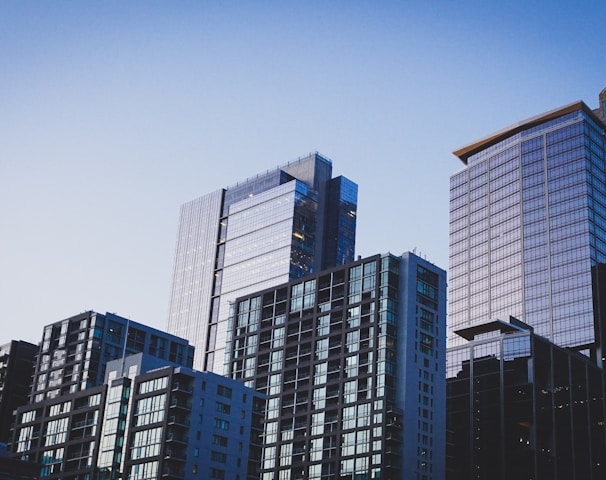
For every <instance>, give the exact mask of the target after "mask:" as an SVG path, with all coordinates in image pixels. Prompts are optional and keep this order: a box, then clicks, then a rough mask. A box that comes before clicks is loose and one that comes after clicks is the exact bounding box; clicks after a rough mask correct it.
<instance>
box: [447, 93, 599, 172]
mask: <svg viewBox="0 0 606 480" xmlns="http://www.w3.org/2000/svg"><path fill="white" fill-rule="evenodd" d="M577 110H583V111H584V112H585V113H587V114H588V115H590V116H591V117H593V119H594V120H595V121H597V122H598V124H601V123H603V122H602V121H601V120H600V119H599V118H598V117H597V116H596V114H595V113H594V111H593V110H592V109H591V108H589V107H588V106H587V105H586V104H585V102H583V101H580V100H579V101H578V102H574V103H571V104H570V105H566V106H564V107H560V108H557V109H555V110H552V111H550V112H547V113H543V114H541V115H537V116H536V117H532V118H529V119H527V120H522V121H521V122H518V123H515V124H513V125H511V126H509V127H507V128H504V129H503V130H499V131H498V132H496V133H493V134H492V135H488V136H487V137H484V138H482V139H480V140H478V141H477V142H474V143H470V144H469V145H467V146H465V147H461V148H459V149H457V150H455V151H454V152H452V153H454V154H455V155H456V156H457V157H459V159H460V160H461V161H462V162H463V163H464V164H465V165H467V160H468V159H469V157H470V156H472V155H474V154H476V153H478V152H479V151H481V150H484V149H485V148H488V147H490V146H492V145H495V144H497V143H499V142H500V141H502V140H505V139H506V138H508V137H510V136H512V135H515V134H516V133H519V132H521V131H523V130H527V129H529V128H531V127H535V126H537V125H540V124H541V123H545V122H547V121H549V120H553V119H554V118H558V117H561V116H562V115H566V114H567V113H572V112H575V111H577Z"/></svg>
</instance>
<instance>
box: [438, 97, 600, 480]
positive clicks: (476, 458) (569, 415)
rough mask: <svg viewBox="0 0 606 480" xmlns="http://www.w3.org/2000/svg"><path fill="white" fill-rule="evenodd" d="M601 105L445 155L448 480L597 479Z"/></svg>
mask: <svg viewBox="0 0 606 480" xmlns="http://www.w3.org/2000/svg"><path fill="white" fill-rule="evenodd" d="M605 105H606V90H605V91H602V93H601V94H600V108H599V109H596V110H591V109H590V108H589V107H588V106H587V105H586V104H585V103H583V102H580V101H579V102H575V103H572V104H570V105H567V106H564V107H561V108H558V109H556V110H553V111H551V112H548V113H545V114H542V115H539V116H536V117H533V118H530V119H528V120H525V121H522V122H520V123H517V124H515V125H513V126H511V127H509V128H506V129H504V130H501V131H499V132H497V133H495V134H493V135H490V136H488V137H486V138H484V139H482V140H479V141H477V142H475V143H473V144H471V145H468V146H466V147H463V148H461V149H459V150H457V151H455V152H454V153H455V155H456V156H458V157H459V158H460V159H461V160H462V161H463V163H464V164H465V168H464V169H463V170H462V171H460V172H458V173H456V174H455V175H453V176H452V177H451V184H450V272H449V304H448V307H449V321H448V345H449V348H448V354H447V372H448V373H447V385H448V389H447V402H448V403H447V405H448V409H447V425H448V428H449V441H448V443H447V445H448V447H447V451H448V458H449V460H451V462H450V463H449V465H450V467H451V468H450V469H449V470H448V478H449V479H450V478H452V479H457V480H458V479H477V478H503V479H505V478H535V479H543V478H544V479H550V480H551V479H562V480H564V479H566V480H568V479H570V478H583V479H586V478H587V479H597V478H602V477H603V476H604V472H603V464H604V461H605V459H604V458H603V455H604V445H605V440H604V438H605V432H604V420H605V419H604V410H605V406H604V378H605V377H604V370H603V368H604V366H605V361H606V351H605V347H606V323H605V322H606V310H604V308H605V307H604V305H606V304H605V303H604V301H605V300H606V151H605V139H606V132H605V130H606V125H605V124H604V123H603V120H604V118H605V117H604V112H605V111H606V110H605V109H604V108H605ZM513 317H515V318H518V319H520V320H522V321H523V322H524V323H521V322H519V321H513V322H509V323H508V322H502V321H499V320H497V319H503V318H513Z"/></svg>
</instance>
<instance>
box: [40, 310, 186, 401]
mask: <svg viewBox="0 0 606 480" xmlns="http://www.w3.org/2000/svg"><path fill="white" fill-rule="evenodd" d="M139 352H143V353H146V354H149V355H151V356H153V357H157V358H159V359H162V360H165V361H166V362H167V363H169V362H170V363H172V364H177V365H183V366H186V367H191V366H192V364H193V357H194V348H193V346H191V345H190V344H189V342H188V341H187V340H185V339H183V338H179V337H176V336H175V335H171V334H168V333H165V332H163V331H161V330H157V329H155V328H151V327H148V326H146V325H143V324H141V323H137V322H134V321H132V320H129V319H127V318H123V317H120V316H118V315H115V314H113V313H106V314H105V315H102V314H100V313H97V312H93V311H89V312H83V313H81V314H79V315H75V316H73V317H70V318H67V319H65V320H61V321H59V322H55V323H52V324H50V325H47V326H46V327H44V333H43V337H42V342H41V344H40V354H39V355H38V358H37V362H36V366H35V371H34V376H33V382H32V392H31V397H30V400H31V401H32V402H41V401H42V400H44V399H45V398H54V397H58V396H60V395H63V394H65V393H70V392H77V391H80V390H85V389H87V388H89V387H93V386H96V385H100V384H102V383H103V379H104V377H105V367H106V364H107V362H109V361H111V360H115V359H117V358H122V357H124V356H126V355H130V354H134V353H139Z"/></svg>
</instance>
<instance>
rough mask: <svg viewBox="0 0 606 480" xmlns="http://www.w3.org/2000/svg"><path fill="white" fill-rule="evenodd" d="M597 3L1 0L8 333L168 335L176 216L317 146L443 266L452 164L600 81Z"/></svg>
mask: <svg viewBox="0 0 606 480" xmlns="http://www.w3.org/2000/svg"><path fill="white" fill-rule="evenodd" d="M605 21H606V2H604V1H582V0H581V1H579V0H577V1H553V0H552V1H547V0H545V1H500V2H496V1H495V2H489V1H420V0H419V1H405V0H402V1H399V2H390V1H383V2H359V1H306V2H302V1H300V2H294V1H292V2H285V1H282V2H271V1H256V2H252V1H251V2H230V1H227V2H223V1H196V2H194V1H191V2H188V1H181V2H179V1H171V2H169V1H164V2H159V1H156V2H154V1H145V2H138V1H129V2H117V1H104V2H57V1H54V2H51V1H48V2H41V1H35V2H34V1H23V0H18V1H17V0H15V1H2V2H0V219H1V221H2V230H1V232H2V234H1V235H0V271H1V277H0V308H2V330H1V335H0V343H4V342H7V341H9V340H11V339H24V340H29V341H32V342H38V341H39V340H40V339H41V336H42V327H43V325H46V324H48V323H51V322H54V321H58V320H61V319H63V318H66V317H69V316H71V315H75V314H77V313H79V312H81V311H84V310H88V309H93V310H96V311H100V312H105V311H110V312H115V313H118V314H120V315H123V316H127V317H130V318H132V319H133V320H136V321H139V322H143V323H147V324H150V325H152V326H155V327H158V328H164V327H165V323H166V314H167V304H168V291H169V286H170V281H171V270H172V263H173V254H174V242H175V238H176V229H177V220H178V210H179V206H180V205H181V204H182V203H184V202H186V201H189V200H191V199H193V198H196V197H198V196H200V195H202V194H205V193H207V192H210V191H213V190H216V189H218V188H221V187H224V186H228V185H231V184H233V183H235V182H237V181H238V180H242V179H244V178H246V177H248V176H251V175H255V174H256V173H259V172H262V171H265V170H267V169H271V168H273V167H275V166H277V165H280V164H283V163H286V162H288V161H290V160H293V159H295V158H297V157H298V156H301V155H304V154H307V153H308V152H310V151H315V150H317V151H319V152H320V153H322V154H323V155H325V156H327V157H329V158H331V159H332V160H333V170H334V172H335V173H336V174H343V175H345V176H347V177H349V178H351V179H352V180H354V181H356V182H357V183H358V184H359V210H358V236H357V253H358V254H360V255H363V256H367V255H372V254H374V253H383V252H387V251H391V252H393V253H396V254H399V253H401V252H403V251H406V250H412V249H414V248H416V249H417V253H418V252H421V254H422V255H423V256H425V257H426V258H427V259H428V260H430V261H432V262H433V263H435V264H437V265H439V266H441V267H443V268H446V267H447V266H448V184H449V177H450V175H451V174H453V173H455V172H456V171H458V170H459V169H460V168H461V167H462V164H461V163H460V162H459V160H458V159H457V158H456V157H454V156H453V155H452V153H451V152H452V151H453V150H454V149H456V148H458V147H461V146H463V145H466V144H468V143H471V142H473V141H475V140H477V139H479V138H481V137H484V136H486V135H488V134H490V133H492V132H494V131H496V130H500V129H502V128H504V127H506V126H508V125H510V124H512V123H515V122H517V121H520V120H523V119H525V118H528V117H531V116H534V115H537V114H539V113H542V112H545V111H548V110H551V109H553V108H556V107H559V106H562V105H565V104H568V103H571V102H573V101H576V100H585V102H586V103H587V104H588V105H589V106H590V107H592V108H596V107H597V95H598V93H599V91H600V90H601V89H602V88H603V87H605V86H606V62H605V55H604V52H605V50H606V49H605V40H604V38H605V37H604V22H605Z"/></svg>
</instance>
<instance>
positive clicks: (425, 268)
mask: <svg viewBox="0 0 606 480" xmlns="http://www.w3.org/2000/svg"><path fill="white" fill-rule="evenodd" d="M445 310H446V273H445V272H444V271H443V270H442V269H440V268H438V267H436V266H435V265H433V264H431V263H429V262H427V261H425V260H423V259H421V258H419V257H418V256H416V255H414V254H412V253H405V254H404V255H403V256H402V257H395V256H393V255H376V256H373V257H369V258H366V259H360V260H357V261H355V262H352V263H349V264H348V265H346V266H342V267H336V268H333V269H331V270H326V271H322V272H319V273H316V274H313V275H308V276H306V277H305V278H303V279H299V280H294V281H291V282H289V283H286V284H282V285H279V286H277V287H272V288H270V289H266V290H263V291H260V292H256V293H253V294H249V295H245V296H242V297H239V298H238V299H237V300H236V302H235V304H234V307H233V311H232V315H231V317H230V328H229V332H230V333H229V342H228V359H229V363H228V370H229V375H230V376H231V377H232V378H234V379H238V380H240V381H243V382H244V384H245V385H247V386H249V387H251V388H254V389H255V390H257V391H258V392H261V393H264V394H266V395H267V413H266V416H265V421H264V445H263V463H262V468H261V476H260V478H261V479H262V480H273V479H282V478H288V479H292V480H302V479H305V480H307V479H318V480H319V479H325V478H331V479H332V478H336V479H349V480H354V479H379V478H380V479H383V480H390V479H402V478H406V479H408V478H415V479H419V480H428V479H443V478H444V458H445V447H444V442H445V434H444V432H445V382H444V378H445V330H446V325H445V319H446V315H445V313H446V311H445Z"/></svg>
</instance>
